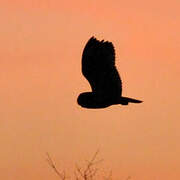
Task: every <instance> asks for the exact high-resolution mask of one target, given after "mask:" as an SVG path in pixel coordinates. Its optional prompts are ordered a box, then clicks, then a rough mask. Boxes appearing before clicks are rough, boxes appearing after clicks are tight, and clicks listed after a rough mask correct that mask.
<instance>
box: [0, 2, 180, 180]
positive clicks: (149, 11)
mask: <svg viewBox="0 0 180 180" xmlns="http://www.w3.org/2000/svg"><path fill="white" fill-rule="evenodd" d="M0 22H1V28H0V42H1V43H0V117H1V118H0V119H1V121H0V142H1V149H0V159H1V163H0V169H1V173H0V179H5V180H24V179H26V180H32V179H33V180H41V179H42V180H45V179H48V180H49V179H51V180H56V179H58V177H57V175H56V174H55V173H54V172H53V170H51V169H50V167H49V166H48V164H47V162H46V155H45V153H46V152H49V153H50V154H51V156H52V158H53V159H54V160H55V161H56V163H57V166H58V168H59V169H66V170H67V173H68V172H69V175H71V173H72V170H71V169H72V167H74V164H75V163H76V162H79V163H80V164H81V162H84V160H86V159H88V158H91V156H92V155H93V154H94V152H95V151H96V150H97V149H100V153H99V158H100V159H101V158H103V159H104V162H103V163H102V164H101V165H99V166H100V167H102V168H104V169H105V170H111V169H112V172H113V177H114V179H118V180H121V179H125V178H126V177H128V176H131V177H132V180H172V179H173V180H179V179H180V172H179V167H180V155H179V154H180V141H179V137H180V131H179V129H180V122H179V119H180V112H179V103H180V96H179V92H180V84H179V82H180V76H179V70H180V62H179V60H180V36H179V32H180V1H178V0H167V1H162V0H158V1H157V0H156V1H155V0H151V1H141V0H132V1H131V0H127V1H122V0H98V1H95V0H91V1H87V0H76V1H65V0H61V1H59V0H54V1H50V0H36V1H35V0H33V1H32V0H29V1H28V2H27V1H24V0H19V1H18V0H16V1H10V0H6V1H5V0H2V2H1V6H0ZM92 35H95V36H96V37H97V38H98V39H105V40H109V41H112V42H113V44H114V45H115V49H116V64H117V68H118V70H119V72H120V75H121V78H122V80H123V94H124V95H125V96H129V97H133V98H137V99H141V100H144V103H142V104H137V105H136V104H131V105H129V106H127V107H126V106H111V107H109V108H106V109H101V110H89V109H83V108H81V107H80V106H78V105H77V103H76V98H77V96H78V94H79V93H80V92H83V91H88V90H89V89H90V86H89V84H88V82H87V81H86V80H85V78H84V77H83V76H82V74H81V66H80V65H81V54H82V50H83V48H84V45H85V43H86V42H87V40H88V39H89V38H90V37H91V36H92Z"/></svg>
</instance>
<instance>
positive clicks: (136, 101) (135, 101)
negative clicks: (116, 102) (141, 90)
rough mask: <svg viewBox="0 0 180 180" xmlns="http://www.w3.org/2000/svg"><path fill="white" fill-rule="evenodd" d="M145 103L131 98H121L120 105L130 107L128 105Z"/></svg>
mask: <svg viewBox="0 0 180 180" xmlns="http://www.w3.org/2000/svg"><path fill="white" fill-rule="evenodd" d="M142 102H143V101H141V100H137V99H133V98H129V97H121V101H120V104H122V105H128V103H142Z"/></svg>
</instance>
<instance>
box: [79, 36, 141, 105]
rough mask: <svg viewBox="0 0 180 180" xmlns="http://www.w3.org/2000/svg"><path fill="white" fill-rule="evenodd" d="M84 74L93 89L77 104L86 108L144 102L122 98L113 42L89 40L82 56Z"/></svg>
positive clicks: (82, 94) (80, 97)
mask: <svg viewBox="0 0 180 180" xmlns="http://www.w3.org/2000/svg"><path fill="white" fill-rule="evenodd" d="M82 73H83V75H84V76H85V78H86V79H87V80H88V81H89V83H90V86H91V89H92V92H84V93H81V94H80V95H79V96H78V99H77V102H78V104H79V105H80V106H82V107H84V108H106V107H108V106H111V105H115V104H121V105H128V103H141V102H142V101H141V100H137V99H133V98H129V97H123V96H122V82H121V78H120V76H119V74H118V71H117V69H116V66H115V50H114V46H113V44H112V43H111V42H108V41H104V40H102V41H99V40H97V39H96V38H95V37H91V38H90V39H89V41H88V42H87V44H86V45H85V48H84V50H83V54H82Z"/></svg>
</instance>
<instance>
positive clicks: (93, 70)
mask: <svg viewBox="0 0 180 180" xmlns="http://www.w3.org/2000/svg"><path fill="white" fill-rule="evenodd" d="M82 73H83V75H84V76H85V77H86V79H87V80H88V81H89V83H90V85H91V88H92V91H93V92H100V93H102V92H105V93H107V92H108V93H110V92H111V93H115V92H116V91H118V92H119V93H120V94H121V91H122V87H121V86H122V83H121V79H120V77H119V74H118V72H117V70H116V67H115V50H114V47H113V44H112V43H111V42H108V41H104V40H102V41H99V40H97V39H96V38H94V37H92V38H90V39H89V41H88V42H87V44H86V45H85V48H84V50H83V55H82Z"/></svg>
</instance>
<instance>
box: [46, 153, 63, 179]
mask: <svg viewBox="0 0 180 180" xmlns="http://www.w3.org/2000/svg"><path fill="white" fill-rule="evenodd" d="M46 154H47V162H48V164H49V165H50V166H51V167H52V168H53V169H54V171H55V173H56V174H57V175H58V176H59V177H60V179H62V180H65V179H66V173H65V171H63V173H60V172H59V171H58V169H57V168H56V165H55V164H54V162H53V161H52V159H51V157H50V155H49V153H48V152H47V153H46Z"/></svg>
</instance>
